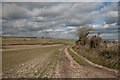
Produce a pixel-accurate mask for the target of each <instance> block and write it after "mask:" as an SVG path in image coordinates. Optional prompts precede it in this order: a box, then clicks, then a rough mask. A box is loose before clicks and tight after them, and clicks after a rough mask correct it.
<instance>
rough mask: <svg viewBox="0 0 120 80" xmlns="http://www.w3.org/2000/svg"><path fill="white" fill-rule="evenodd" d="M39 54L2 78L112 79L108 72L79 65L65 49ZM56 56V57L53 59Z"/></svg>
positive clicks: (15, 67)
mask: <svg viewBox="0 0 120 80" xmlns="http://www.w3.org/2000/svg"><path fill="white" fill-rule="evenodd" d="M58 50H59V52H58V53H56V54H53V53H54V52H55V50H54V49H53V50H51V51H50V52H46V53H43V54H40V55H39V56H37V57H36V58H34V59H32V60H29V61H27V62H25V63H22V64H19V65H17V66H14V67H13V68H11V69H10V70H9V71H4V72H5V74H4V77H12V78H14V77H15V78H16V77H17V78H21V77H25V78H41V77H50V78H114V77H115V76H114V75H113V74H111V73H110V72H108V71H105V70H102V69H99V68H95V67H93V66H82V65H79V64H78V63H77V62H76V61H75V60H74V59H73V58H72V57H71V56H70V55H69V53H68V51H67V47H66V48H64V49H62V48H59V49H58ZM55 56H58V57H55Z"/></svg>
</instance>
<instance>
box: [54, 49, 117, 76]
mask: <svg viewBox="0 0 120 80" xmlns="http://www.w3.org/2000/svg"><path fill="white" fill-rule="evenodd" d="M67 48H68V47H67ZM67 48H65V49H64V50H62V52H61V53H60V57H59V61H58V64H57V66H56V70H55V75H54V76H55V77H56V78H61V77H62V78H115V77H116V76H115V75H113V74H111V73H110V72H108V71H105V70H103V69H99V68H95V67H94V66H91V65H90V66H83V65H79V64H78V63H77V62H76V61H75V60H73V58H72V57H71V56H70V55H69V53H68V51H67Z"/></svg>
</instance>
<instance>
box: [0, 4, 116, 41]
mask: <svg viewBox="0 0 120 80" xmlns="http://www.w3.org/2000/svg"><path fill="white" fill-rule="evenodd" d="M117 17H118V4H117V2H3V3H2V35H18V36H35V37H52V38H65V39H76V38H77V37H76V29H77V28H78V27H80V26H82V25H90V26H92V27H93V28H95V29H96V31H94V33H97V32H101V36H102V38H104V39H117V38H118V26H117V23H118V22H117Z"/></svg>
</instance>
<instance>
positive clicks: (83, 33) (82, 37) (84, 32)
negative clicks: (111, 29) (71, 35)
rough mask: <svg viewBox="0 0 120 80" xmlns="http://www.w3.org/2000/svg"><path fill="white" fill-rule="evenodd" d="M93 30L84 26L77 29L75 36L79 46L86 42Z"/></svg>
mask: <svg viewBox="0 0 120 80" xmlns="http://www.w3.org/2000/svg"><path fill="white" fill-rule="evenodd" d="M93 30H94V28H92V27H90V26H88V25H84V26H81V27H79V28H78V29H77V36H78V37H79V40H78V41H80V44H81V45H82V46H84V45H85V44H86V41H87V40H88V35H89V31H93Z"/></svg>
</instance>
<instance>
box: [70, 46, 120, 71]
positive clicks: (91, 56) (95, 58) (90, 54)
mask: <svg viewBox="0 0 120 80" xmlns="http://www.w3.org/2000/svg"><path fill="white" fill-rule="evenodd" d="M72 49H73V50H74V51H76V52H77V53H78V54H79V55H82V56H83V57H85V58H87V59H88V60H90V61H92V62H94V63H96V64H99V65H103V66H106V67H108V68H112V69H120V65H118V64H117V63H118V61H116V60H117V59H118V57H117V56H114V57H113V58H111V59H106V58H105V57H102V56H99V55H98V54H97V53H94V52H95V51H96V50H97V49H96V50H95V49H91V50H85V49H81V50H77V49H76V48H72ZM111 61H113V62H111Z"/></svg>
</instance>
